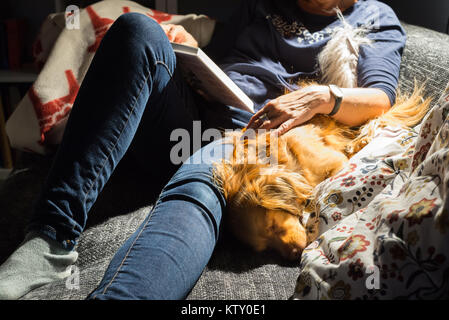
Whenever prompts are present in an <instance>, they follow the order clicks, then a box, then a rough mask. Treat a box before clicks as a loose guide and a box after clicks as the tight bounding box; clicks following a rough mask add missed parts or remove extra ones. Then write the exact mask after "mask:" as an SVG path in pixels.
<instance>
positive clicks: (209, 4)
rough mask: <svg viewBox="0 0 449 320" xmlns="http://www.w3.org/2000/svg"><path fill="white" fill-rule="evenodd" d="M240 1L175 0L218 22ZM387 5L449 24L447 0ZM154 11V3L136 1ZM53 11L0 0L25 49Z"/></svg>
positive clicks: (46, 3) (80, 0) (411, 16)
mask: <svg viewBox="0 0 449 320" xmlns="http://www.w3.org/2000/svg"><path fill="white" fill-rule="evenodd" d="M240 1H245V0H213V1H212V0H178V13H180V14H185V13H192V12H194V13H202V14H206V15H209V16H210V17H213V18H215V19H217V20H226V19H227V18H228V17H229V16H230V15H231V13H232V11H233V10H234V9H235V8H236V7H237V6H238V4H239V2H240ZM382 1H383V2H385V3H387V4H389V5H390V6H391V7H392V8H393V9H394V10H395V11H396V14H397V15H398V17H399V18H400V19H401V20H402V21H405V22H408V23H411V24H416V25H421V26H424V27H427V28H430V29H433V30H436V31H439V32H444V33H447V32H448V31H449V30H448V27H449V26H448V24H449V0H426V1H423V0H382ZM61 2H62V5H63V6H64V7H65V6H66V5H69V4H75V5H78V6H80V7H85V6H87V5H89V4H91V3H94V2H96V0H62V1H61ZM136 2H139V3H140V4H142V5H144V6H146V7H149V8H154V5H155V0H136ZM54 11H55V0H0V19H5V18H11V17H14V18H25V19H26V20H27V24H28V32H27V36H26V42H27V47H28V49H29V47H30V46H31V44H30V43H32V40H33V39H34V37H35V35H36V33H37V31H38V30H39V26H40V24H41V22H42V21H43V20H44V19H45V17H46V16H47V15H48V14H49V13H52V12H54Z"/></svg>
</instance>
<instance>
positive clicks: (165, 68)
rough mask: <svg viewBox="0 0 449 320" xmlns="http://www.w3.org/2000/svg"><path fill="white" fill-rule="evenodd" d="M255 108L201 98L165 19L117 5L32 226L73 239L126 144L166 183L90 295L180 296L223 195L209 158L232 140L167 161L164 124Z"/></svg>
mask: <svg viewBox="0 0 449 320" xmlns="http://www.w3.org/2000/svg"><path fill="white" fill-rule="evenodd" d="M251 115H252V114H251V113H249V112H245V111H242V110H239V109H236V108H233V107H230V106H224V105H220V104H209V103H207V102H206V101H205V100H204V99H203V98H202V97H201V96H200V95H198V94H196V93H195V92H194V91H193V90H191V88H190V87H189V86H188V85H187V84H186V83H185V81H184V80H183V78H182V76H181V74H180V71H179V70H178V69H177V68H176V56H175V54H174V52H173V50H172V47H171V45H170V43H169V41H168V39H167V37H166V35H165V33H164V32H163V31H162V28H160V26H159V25H158V24H157V23H156V22H155V21H153V20H152V19H150V18H148V17H147V16H145V15H142V14H138V13H128V14H124V15H122V16H121V17H119V18H118V19H117V20H116V21H115V23H114V24H113V25H112V26H111V28H110V29H109V31H108V32H107V34H106V35H105V37H104V39H103V40H102V42H101V45H100V47H99V49H98V51H97V53H96V55H95V57H94V59H93V61H92V63H91V66H90V68H89V70H88V72H87V74H86V76H85V78H84V81H83V83H82V85H81V88H80V90H79V93H78V96H77V98H76V101H75V103H74V105H73V108H72V111H71V114H70V117H69V120H68V122H67V126H66V129H65V133H64V137H63V140H62V143H61V145H60V146H59V148H58V151H57V153H56V155H55V159H54V161H53V165H52V167H51V169H50V172H49V175H48V177H47V179H46V181H45V184H44V187H43V191H42V193H41V195H40V197H39V199H38V201H37V202H36V205H35V207H34V214H33V218H32V221H31V223H30V225H29V229H30V230H37V231H39V232H41V233H43V234H45V235H47V236H49V237H50V238H52V239H54V240H56V241H58V242H60V243H61V244H62V245H63V246H64V247H65V248H67V249H73V248H74V246H75V245H76V243H77V239H78V238H79V236H80V234H81V233H82V232H83V230H84V228H85V226H86V221H87V218H88V212H89V210H90V209H91V207H92V205H93V204H94V203H95V201H96V199H97V196H98V194H99V193H100V192H101V190H102V189H103V187H104V185H105V184H106V182H107V181H108V179H109V177H110V176H111V174H112V173H113V171H114V169H115V168H116V166H117V164H118V163H119V162H120V160H121V159H122V158H123V156H124V155H125V154H126V153H127V152H132V153H134V155H135V156H136V157H138V159H139V160H140V162H141V163H142V164H144V166H145V168H146V171H145V172H146V174H147V175H148V182H149V183H151V184H153V185H155V186H156V187H157V188H160V189H162V191H161V193H160V196H159V199H158V200H157V202H156V204H155V206H154V207H153V209H152V210H151V212H149V214H148V216H147V217H146V219H145V221H144V222H143V223H142V225H141V226H140V227H139V228H138V230H137V231H136V232H135V233H134V234H133V235H132V236H131V237H130V238H129V239H128V240H127V241H126V242H125V243H124V245H123V246H122V247H121V248H120V249H119V250H118V252H117V253H116V255H115V256H114V258H113V259H112V261H111V263H110V265H109V267H108V269H107V271H106V273H105V275H104V278H103V280H102V281H101V283H100V285H99V286H98V288H97V289H96V290H95V291H94V292H93V293H92V294H91V295H90V296H89V297H90V298H96V299H182V298H184V297H185V296H186V295H187V294H188V292H189V291H190V289H191V288H192V287H193V286H194V284H195V283H196V281H197V280H198V278H199V276H200V274H201V272H202V270H203V269H204V267H205V266H206V264H207V262H208V261H209V259H210V256H211V254H212V252H213V249H214V246H215V244H216V241H217V238H218V230H219V226H220V221H221V217H222V214H223V210H224V207H225V200H224V198H223V196H222V195H221V193H220V191H219V190H218V188H217V187H216V186H215V185H214V183H213V180H212V176H211V172H212V171H211V169H212V166H211V162H212V160H213V159H215V160H219V159H221V158H222V157H226V155H227V154H229V152H230V150H229V147H230V146H226V145H223V144H221V142H220V141H217V142H214V143H211V144H209V145H207V143H204V142H203V143H202V144H201V146H205V147H204V148H203V149H201V150H199V151H197V152H196V153H195V154H194V155H193V156H192V157H193V158H192V159H199V158H198V157H201V155H205V154H207V158H208V161H197V160H195V161H191V163H193V164H184V165H183V166H181V165H179V164H174V163H172V161H170V150H171V149H172V147H173V146H174V145H175V144H176V143H177V141H170V134H171V133H172V131H173V130H174V129H179V128H182V129H185V130H187V131H188V132H189V133H190V134H191V136H193V134H194V133H193V122H194V121H195V120H198V121H201V125H202V129H203V130H205V129H207V128H227V129H236V128H242V127H244V126H245V125H246V123H247V122H248V121H249V119H250V117H251ZM193 145H195V143H193V142H192V143H191V148H193ZM206 145H207V146H206ZM222 148H224V149H222ZM219 149H220V150H219ZM217 150H218V151H217ZM167 182H168V183H167ZM164 185H165V187H164Z"/></svg>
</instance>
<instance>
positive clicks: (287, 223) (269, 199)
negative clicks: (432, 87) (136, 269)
mask: <svg viewBox="0 0 449 320" xmlns="http://www.w3.org/2000/svg"><path fill="white" fill-rule="evenodd" d="M421 93H422V90H421V89H418V88H415V91H414V93H413V94H412V95H411V96H410V97H405V96H401V95H400V96H398V98H397V103H396V104H395V105H394V106H393V107H392V108H391V109H390V110H389V111H388V112H386V113H385V114H383V115H382V116H380V117H378V118H376V119H374V120H371V121H369V122H368V123H367V124H365V125H364V126H362V127H361V128H359V129H353V128H349V127H348V126H345V125H342V124H340V123H338V122H336V121H335V120H333V119H332V118H330V117H327V116H322V115H320V116H316V117H314V118H313V119H312V120H310V121H308V122H307V123H306V124H304V125H302V126H300V127H296V128H294V129H292V130H290V131H289V132H287V133H286V134H284V135H283V136H281V137H279V138H275V137H274V136H271V135H270V134H269V133H266V134H260V135H255V136H253V137H251V136H249V137H248V136H245V134H244V133H243V132H240V133H234V134H231V135H228V136H227V138H226V139H225V141H227V142H229V141H231V143H233V145H234V153H233V155H232V157H231V159H229V160H227V161H222V162H220V163H216V164H215V165H214V177H215V181H216V183H217V185H218V186H219V187H220V188H221V190H222V192H223V194H224V196H225V198H226V200H227V213H226V216H225V221H226V223H227V225H228V227H230V230H231V231H232V233H233V234H234V235H235V236H236V237H237V238H238V239H240V240H241V241H243V242H245V243H246V244H248V245H250V246H251V247H252V248H254V249H255V250H256V251H262V250H265V249H270V248H271V249H274V250H276V251H278V252H279V253H281V255H282V256H284V257H285V258H287V259H298V258H299V257H300V254H301V252H302V249H303V248H305V246H307V244H308V243H309V242H310V241H312V240H313V239H311V238H310V237H309V235H308V234H307V232H306V229H305V228H304V226H303V225H302V213H303V210H304V208H305V206H306V205H307V204H308V203H313V201H310V200H312V191H313V188H314V187H315V186H316V185H317V184H319V183H320V182H321V181H323V180H324V179H326V178H329V177H331V176H333V175H334V174H336V173H337V172H338V171H339V170H340V169H342V167H343V166H344V165H345V164H346V163H347V162H348V160H349V159H350V158H351V157H352V156H353V155H354V154H355V153H356V152H358V151H360V150H361V149H362V148H363V147H364V146H365V145H366V144H367V143H369V141H370V140H371V139H372V138H373V134H374V129H375V127H376V126H386V125H395V126H405V127H412V126H415V125H416V124H418V123H419V122H420V121H421V119H422V118H423V117H424V115H425V114H426V112H427V110H428V108H429V104H430V100H429V99H428V100H423V99H422V97H421ZM242 137H245V139H243V138H242ZM229 139H230V140H229ZM242 144H243V147H242ZM273 144H274V148H272V149H269V147H270V146H271V147H273ZM256 148H259V149H257V150H258V151H257V152H251V150H256ZM238 150H240V152H238ZM267 150H273V151H272V152H271V154H269V156H270V157H271V159H274V160H277V165H275V166H272V165H270V164H267V163H263V162H262V161H258V160H260V159H258V157H259V158H260V157H261V154H262V153H261V151H263V156H264V157H266V151H267Z"/></svg>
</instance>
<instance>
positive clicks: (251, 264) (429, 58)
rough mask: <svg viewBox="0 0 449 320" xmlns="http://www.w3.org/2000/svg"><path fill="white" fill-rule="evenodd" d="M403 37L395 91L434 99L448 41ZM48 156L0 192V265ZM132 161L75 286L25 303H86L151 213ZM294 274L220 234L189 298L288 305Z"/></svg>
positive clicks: (97, 220)
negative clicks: (416, 89)
mask: <svg viewBox="0 0 449 320" xmlns="http://www.w3.org/2000/svg"><path fill="white" fill-rule="evenodd" d="M404 27H405V29H406V31H407V34H408V40H407V46H406V49H405V52H404V56H403V63H402V67H401V75H400V89H401V90H402V91H403V92H410V90H412V89H413V85H414V79H416V80H417V81H418V82H426V87H427V89H426V95H433V96H436V97H438V96H439V95H440V94H441V92H442V90H443V89H444V87H445V85H446V84H447V83H448V82H449V36H448V35H444V34H441V33H437V32H434V31H430V30H427V29H424V28H421V27H417V26H413V25H407V24H404ZM51 160H52V159H51V156H38V155H32V154H26V153H23V154H21V156H20V158H19V161H18V163H17V166H16V168H15V170H14V171H13V173H12V174H11V176H10V177H9V178H8V179H7V180H6V181H5V182H4V184H3V185H2V186H1V187H0V263H2V262H3V261H4V260H5V259H6V258H7V257H8V256H9V255H10V254H11V253H12V251H13V250H14V248H15V247H16V246H17V245H18V244H19V243H20V242H21V241H22V239H23V236H24V234H23V229H24V226H25V224H26V222H27V220H28V219H29V217H30V212H31V207H32V203H33V199H34V198H35V197H36V195H37V194H38V192H39V190H40V188H41V185H42V182H43V180H44V178H45V175H46V173H47V172H48V170H49V167H50V164H51ZM135 168H136V166H135V165H134V164H133V159H131V158H127V159H125V160H124V161H122V163H121V164H120V166H119V168H118V169H117V170H116V172H115V173H114V174H113V176H112V178H111V180H110V182H109V183H108V184H107V185H106V187H105V189H104V191H103V192H102V194H101V195H100V197H99V199H98V201H97V203H96V204H95V206H94V208H93V209H92V211H91V213H90V220H89V223H88V227H87V230H86V231H85V232H84V234H83V235H82V237H81V239H80V243H79V246H78V249H77V250H78V252H79V259H78V261H77V264H76V265H77V267H78V270H79V272H80V274H79V288H78V289H68V288H67V286H66V281H60V282H56V283H52V284H49V285H46V286H43V287H41V288H38V289H36V290H34V291H32V292H30V293H29V294H27V295H26V296H25V297H23V299H49V300H54V299H67V300H69V299H70V300H76V299H84V298H85V297H86V296H87V295H88V294H89V293H90V292H91V291H92V290H93V289H94V288H95V287H96V285H97V284H98V283H99V281H100V280H101V278H102V276H103V273H104V271H105V269H106V267H107V266H108V263H109V261H110V260H111V258H112V256H113V255H114V252H115V251H116V250H117V249H118V248H119V247H120V245H121V244H122V243H123V242H124V241H125V240H126V239H127V237H129V236H130V235H131V234H132V233H133V232H134V231H135V230H136V228H137V226H138V225H139V224H140V223H141V222H142V221H143V219H144V218H145V216H146V214H147V213H148V212H149V211H150V208H151V200H150V199H148V197H147V194H148V193H147V190H146V189H145V180H144V179H142V177H140V173H139V172H138V171H136V169H135ZM298 273H299V262H297V263H291V262H286V261H284V260H282V259H281V258H279V257H278V256H277V255H275V254H273V253H269V252H267V253H262V254H258V253H254V252H252V251H250V250H249V249H247V248H246V247H243V246H241V245H240V244H239V243H238V242H236V241H235V240H234V239H233V238H232V237H230V236H229V235H228V234H227V233H226V232H225V231H224V232H221V237H220V240H219V242H218V245H217V247H216V250H215V252H214V254H213V256H212V258H211V260H210V262H209V264H208V266H207V268H206V269H205V270H204V272H203V274H202V276H201V278H200V279H199V281H198V283H197V284H196V286H195V287H194V288H193V290H192V291H191V293H190V294H189V295H188V297H187V299H241V300H246V299H257V300H258V299H288V298H289V297H290V296H291V295H292V294H293V290H294V286H295V282H296V278H297V277H298Z"/></svg>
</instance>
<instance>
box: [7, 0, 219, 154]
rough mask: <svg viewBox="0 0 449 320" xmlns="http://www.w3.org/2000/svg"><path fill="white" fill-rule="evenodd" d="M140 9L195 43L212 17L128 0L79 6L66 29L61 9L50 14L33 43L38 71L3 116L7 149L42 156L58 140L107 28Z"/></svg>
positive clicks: (205, 37) (203, 39) (202, 41)
mask: <svg viewBox="0 0 449 320" xmlns="http://www.w3.org/2000/svg"><path fill="white" fill-rule="evenodd" d="M127 12H140V13H143V14H145V15H147V16H149V17H151V18H153V19H155V20H156V21H157V22H159V23H161V24H166V23H172V24H179V25H182V26H184V28H185V29H186V30H187V31H188V32H190V33H191V34H192V35H193V36H194V37H195V39H197V41H198V43H199V46H200V47H204V46H205V45H206V44H207V43H208V42H209V40H210V38H211V36H212V33H213V30H214V27H215V21H214V20H212V19H209V18H208V17H206V16H204V15H196V14H188V15H170V14H166V13H163V12H160V11H156V10H152V9H149V8H146V7H143V6H141V5H139V4H137V3H135V2H132V1H122V0H105V1H100V2H97V3H95V4H93V5H91V6H88V7H86V8H85V9H81V10H80V15H79V18H80V19H79V21H80V28H79V29H73V30H70V29H69V28H66V17H65V13H64V12H63V13H56V14H51V15H50V16H48V18H47V19H46V20H45V22H44V23H43V25H42V27H41V30H40V32H39V36H38V38H37V40H36V42H35V44H34V47H33V55H34V57H35V59H36V63H37V64H38V66H39V68H40V70H41V71H40V73H39V75H38V77H37V79H36V81H35V82H34V84H33V85H32V87H31V88H30V90H29V91H28V93H27V94H26V95H25V97H24V98H23V99H22V100H21V102H20V103H19V105H18V107H17V108H16V110H15V111H14V113H13V114H12V115H11V117H10V118H9V119H8V122H7V125H6V130H7V133H8V136H9V139H10V143H11V145H12V147H14V148H17V149H21V150H26V151H31V152H35V153H41V154H44V153H46V151H47V148H46V145H48V144H58V143H59V142H60V141H61V138H62V133H63V131H64V128H65V122H66V120H67V118H68V115H69V113H70V110H71V108H72V105H73V102H74V101H75V98H76V95H77V93H78V89H79V87H80V84H81V83H82V81H83V78H84V76H85V74H86V71H87V70H88V68H89V65H90V63H91V61H92V58H93V56H94V55H95V52H96V50H97V49H98V46H99V44H100V42H101V40H102V38H103V36H104V35H105V34H106V31H107V30H108V29H109V27H110V26H111V25H112V23H113V22H114V21H115V19H117V18H118V17H119V16H120V15H122V14H124V13H127Z"/></svg>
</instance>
